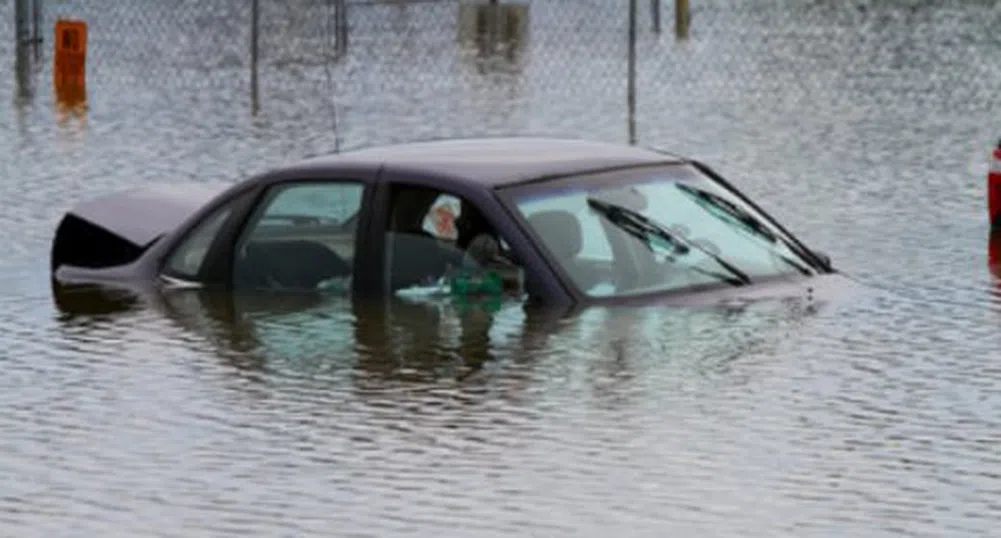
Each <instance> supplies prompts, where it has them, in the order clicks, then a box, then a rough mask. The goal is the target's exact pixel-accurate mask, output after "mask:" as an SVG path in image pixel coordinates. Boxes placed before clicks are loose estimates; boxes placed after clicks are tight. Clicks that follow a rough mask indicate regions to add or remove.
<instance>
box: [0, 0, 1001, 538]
mask: <svg viewBox="0 0 1001 538" xmlns="http://www.w3.org/2000/svg"><path fill="white" fill-rule="evenodd" d="M14 3H15V1H14V0H0V14H2V19H3V22H0V61H2V62H4V64H5V65H6V66H7V67H6V68H4V69H0V96H2V101H3V102H2V104H0V133H2V135H0V155H2V157H0V177H2V183H0V203H2V204H3V210H2V211H0V227H2V229H3V230H4V235H3V237H4V241H3V242H2V243H0V283H2V287H0V290H2V293H0V366H2V367H0V409H2V413H0V484H2V485H0V534H2V535H4V536H46V537H49V536H110V535H120V536H136V537H167V536H171V537H173V536H178V537H180V536H184V537H191V536H219V537H225V536H404V535H415V536H501V535H504V536H548V537H557V536H595V537H599V536H658V537H660V536H720V537H722V536H741V537H747V536H760V537H775V536H891V535H892V536H991V535H995V534H996V533H997V521H998V517H999V515H1001V455H999V454H1001V452H999V450H998V447H999V443H1001V388H999V387H1001V301H999V299H998V297H999V294H998V291H997V290H998V286H997V282H996V281H995V277H994V276H993V275H992V274H991V271H990V269H989V267H988V249H989V241H988V219H987V213H986V203H985V177H986V174H987V170H988V162H989V161H988V159H989V155H990V151H991V150H992V149H993V147H994V145H995V144H996V143H997V139H998V138H1001V115H999V112H998V111H999V104H1001V92H999V88H1001V41H999V38H998V33H997V28H999V27H1001V4H998V3H997V2H990V1H954V2H946V1H925V2H918V1H903V0H888V1H879V0H869V1H856V2H820V1H808V0H801V1H793V0H787V1H780V0H768V1H764V2H738V1H736V0H712V1H710V0H692V1H691V2H690V3H691V5H692V8H691V9H692V14H691V28H690V35H689V37H688V39H686V40H680V41H679V40H677V39H676V38H675V19H674V16H673V3H672V2H667V1H665V2H663V13H662V17H661V21H660V25H661V30H660V33H659V34H656V33H655V32H654V31H653V23H654V21H653V19H652V17H651V13H650V3H649V2H639V11H638V14H637V32H636V35H637V37H636V39H637V41H636V69H635V73H636V86H635V87H636V111H635V133H636V142H637V143H638V144H640V145H644V146H651V147H657V148H661V149H666V150H670V151H672V152H675V153H680V154H684V155H689V156H693V157H697V158H699V159H701V160H703V161H704V162H706V163H708V164H709V165H711V166H713V167H714V168H716V169H717V170H718V171H720V172H721V173H722V174H723V175H724V176H726V177H727V178H729V179H730V180H731V181H732V182H733V183H734V184H736V185H737V186H738V187H739V188H741V189H742V190H743V191H744V192H746V193H747V194H748V195H749V196H751V197H752V198H753V199H754V200H756V201H757V202H758V203H759V204H760V205H761V206H762V207H763V208H764V209H766V210H767V211H769V212H770V213H771V214H772V215H773V216H775V217H776V218H777V219H778V220H780V221H781V222H782V223H783V224H785V225H786V226H787V227H788V228H789V229H791V230H792V231H794V232H795V233H796V234H797V235H798V236H799V237H800V238H801V239H802V240H803V241H805V242H806V243H808V244H809V245H811V246H812V247H815V248H817V249H819V250H821V251H823V252H825V253H826V254H828V255H829V256H830V257H831V259H832V260H833V261H834V264H835V265H836V267H838V268H839V269H840V270H842V271H844V272H845V273H846V274H848V275H850V276H851V278H852V279H854V280H856V281H857V282H859V283H860V286H858V287H857V288H855V289H852V290H851V292H850V293H849V292H845V293H844V294H843V295H842V296H839V297H836V298H834V300H830V301H825V302H809V301H803V300H789V301H764V302H760V303H753V304H749V305H743V306H732V305H731V306H725V307H724V306H720V307H718V308H716V307H702V308H665V307H636V308H617V309H603V308H592V309H586V310H583V311H581V312H579V313H576V314H574V315H572V316H567V317H564V318H549V317H539V316H536V315H535V314H534V313H533V312H532V311H531V310H526V309H524V308H522V307H521V306H520V305H518V304H505V305H503V306H501V307H500V308H496V309H475V308H464V307H463V306H462V305H456V304H453V303H449V302H442V303H435V304H407V303H401V304H395V305H394V306H392V307H391V308H388V307H387V309H384V310H381V311H380V310H377V309H376V310H366V309H359V308H357V307H356V306H355V305H352V304H351V303H350V302H349V301H347V300H331V301H325V302H319V303H312V302H311V303H305V302H303V303H301V304H300V303H282V304H268V303H267V301H258V300H249V299H248V300H245V301H243V300H237V299H234V298H229V299H227V298H225V297H222V298H219V297H216V298H212V299H211V300H210V299H208V298H206V297H203V296H201V295H198V294H175V295H171V297H170V298H169V299H168V300H165V301H159V302H138V303H135V304H131V305H125V306H127V307H125V306H123V307H122V308H108V309H107V311H105V312H103V313H102V312H96V313H91V314H87V315H68V314H65V313H63V312H61V311H60V310H59V309H58V308H57V307H56V305H55V304H54V301H53V297H52V292H51V289H50V284H49V276H48V256H49V246H50V241H51V239H52V235H53V232H54V230H55V226H56V224H57V222H58V219H59V218H60V217H61V216H62V214H63V213H64V212H65V211H67V210H68V209H69V208H70V207H71V206H72V205H73V204H75V203H77V202H80V201H82V200H85V199H88V198H90V197H94V196H97V195H101V194H105V193H108V192H112V191H114V190H118V189H125V188H132V187H135V186H141V185H145V184H150V183H171V182H190V181H196V182H221V183H234V182H237V181H239V180H241V179H244V178H246V177H248V176H249V175H251V174H253V173H256V172H259V171H263V170H265V169H268V168H270V167H272V166H277V165H280V164H286V163H289V162H292V161H295V160H297V159H299V158H301V157H304V156H308V155H316V154H321V153H327V152H334V151H344V150H347V149H351V148H355V147H365V146H371V145H377V144H384V143H391V142H400V141H407V140H424V139H432V138H442V137H451V136H463V137H467V136H481V135H512V134H531V135H552V136H563V137H581V138H588V139H594V140H603V141H610V142H618V143H628V142H629V110H628V101H629V100H628V74H629V69H628V50H629V42H628V35H629V34H628V31H627V24H628V20H629V18H628V9H627V8H628V2H625V1H621V2H611V1H601V2H597V1H584V0H580V1H578V2H571V1H559V0H536V1H533V2H531V3H530V10H529V20H528V30H529V31H528V32H526V33H525V35H523V36H522V39H523V42H522V43H521V44H520V45H518V47H517V50H516V53H513V54H500V55H499V56H498V57H497V58H494V59H484V58H483V57H482V55H480V56H481V57H477V54H475V53H468V52H464V51H463V50H462V47H461V43H460V41H459V40H458V39H457V35H458V33H459V31H458V28H457V21H458V20H459V15H458V13H459V12H458V8H457V4H456V3H455V2H451V1H447V2H423V3H413V4H410V5H405V4H400V5H368V4H366V5H361V4H351V5H350V6H349V7H350V9H349V10H348V13H347V17H346V19H347V23H348V27H349V29H350V33H349V35H348V39H347V41H346V46H347V48H346V50H340V51H338V47H339V46H342V45H343V44H339V41H338V39H337V38H336V35H335V34H336V30H337V28H338V24H339V23H338V22H337V20H336V17H334V16H333V15H332V13H333V12H334V8H333V7H331V6H333V5H334V4H336V3H337V2H307V1H305V0H302V1H299V0H297V1H294V2H285V3H279V2H269V1H265V0H261V2H260V4H261V8H260V9H261V12H260V15H259V19H260V31H259V40H260V42H259V54H260V60H259V72H258V79H259V90H258V95H257V102H256V103H254V102H253V99H252V95H251V93H252V92H251V90H250V62H249V39H250V30H249V26H250V21H251V16H250V9H251V8H250V4H251V2H237V1H235V0H209V1H204V2H181V1H159V0H157V1H152V0H146V1H142V0H134V1H133V0H128V1H126V0H120V1H118V2H111V3H102V2H82V1H55V0H46V1H45V2H44V9H43V19H42V23H43V24H42V26H41V30H42V37H43V38H44V41H43V42H42V43H41V45H40V47H39V51H38V57H37V58H36V57H35V52H34V51H32V52H31V58H32V59H31V66H30V69H29V70H28V72H27V73H26V74H25V75H26V77H21V78H20V79H19V77H18V76H17V74H16V73H15V71H16V70H15V68H14V64H15V62H14V57H15V52H14V42H15V38H14V24H13V21H14ZM64 16H66V17H77V18H79V19H82V20H84V21H86V22H87V23H88V32H89V37H88V43H89V45H88V58H87V88H86V91H87V95H86V99H87V101H86V108H85V109H83V108H81V107H80V106H77V107H66V106H60V105H59V103H58V101H59V98H57V96H56V94H55V92H54V89H53V77H52V72H51V69H52V54H53V52H52V47H53V42H52V36H51V34H52V28H53V24H54V23H55V21H56V19H57V18H58V17H64ZM255 106H256V108H257V111H256V113H255V112H254V109H255Z"/></svg>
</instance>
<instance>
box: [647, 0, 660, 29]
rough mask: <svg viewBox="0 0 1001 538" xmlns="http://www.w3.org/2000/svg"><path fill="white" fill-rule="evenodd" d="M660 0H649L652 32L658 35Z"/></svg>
mask: <svg viewBox="0 0 1001 538" xmlns="http://www.w3.org/2000/svg"><path fill="white" fill-rule="evenodd" d="M660 12H661V7H660V0H650V17H651V18H652V19H653V33H655V34H657V35H660Z"/></svg>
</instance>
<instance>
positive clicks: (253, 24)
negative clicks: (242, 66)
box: [250, 0, 261, 115]
mask: <svg viewBox="0 0 1001 538" xmlns="http://www.w3.org/2000/svg"><path fill="white" fill-rule="evenodd" d="M260 7H261V6H260V0H251V2H250V110H251V113H252V114H254V115H256V114H257V112H258V111H259V110H260V106H261V103H260V94H259V88H258V82H257V60H258V58H257V54H258V52H257V39H258V26H259V24H260V18H261V14H260Z"/></svg>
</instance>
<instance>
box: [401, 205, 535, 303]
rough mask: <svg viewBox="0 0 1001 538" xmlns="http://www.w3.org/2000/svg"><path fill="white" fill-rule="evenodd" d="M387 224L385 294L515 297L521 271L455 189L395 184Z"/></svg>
mask: <svg viewBox="0 0 1001 538" xmlns="http://www.w3.org/2000/svg"><path fill="white" fill-rule="evenodd" d="M388 218H389V221H388V222H387V226H386V235H385V238H384V245H385V249H386V250H385V253H384V254H385V256H384V260H385V266H384V271H385V272H384V274H383V278H384V284H385V287H386V289H387V290H388V291H389V293H390V294H393V295H398V296H399V295H408V296H420V295H428V296H435V295H438V294H442V293H459V294H460V295H465V296H469V295H483V294H487V295H493V296H511V295H516V296H520V295H521V294H522V288H523V279H524V274H523V269H522V267H521V266H520V265H519V264H518V263H517V262H515V261H514V259H513V256H512V254H511V252H510V250H509V249H508V248H507V242H506V241H505V240H504V238H502V237H500V234H499V233H498V232H497V231H496V230H495V229H494V227H493V226H492V225H491V224H490V222H489V221H488V220H487V219H486V217H485V216H484V213H483V211H482V210H481V208H478V207H476V206H475V205H473V204H472V203H470V202H469V201H468V200H465V199H464V198H463V197H461V196H457V195H455V194H454V193H449V192H444V191H440V190H437V189H430V188H424V187H411V186H396V187H394V188H393V189H392V190H391V194H390V207H389V216H388Z"/></svg>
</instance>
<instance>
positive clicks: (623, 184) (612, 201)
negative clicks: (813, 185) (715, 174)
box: [503, 164, 815, 297]
mask: <svg viewBox="0 0 1001 538" xmlns="http://www.w3.org/2000/svg"><path fill="white" fill-rule="evenodd" d="M503 196H504V197H505V198H506V200H507V201H508V203H510V204H512V205H513V206H514V207H515V208H516V209H517V211H518V212H519V213H520V214H521V216H522V217H524V218H525V220H526V222H527V223H528V226H529V228H531V231H532V232H533V233H534V234H535V235H536V236H537V237H538V238H539V239H540V240H541V241H542V244H543V246H544V247H545V248H546V250H548V251H549V253H550V254H551V255H552V257H553V258H554V261H555V262H557V263H558V264H560V266H561V269H562V270H563V271H564V272H565V273H566V274H567V275H568V276H569V278H570V279H571V280H572V281H573V284H574V285H575V286H576V287H577V288H578V289H579V290H581V292H583V293H585V294H587V295H589V296H591V297H624V296H631V295H639V294H646V293H657V292H664V291H673V290H683V289H686V290H691V289H698V288H703V287H712V286H740V285H747V284H752V283H754V282H756V281H760V280H762V279H767V278H771V277H777V276H783V275H790V274H810V273H812V272H813V271H814V270H815V269H814V267H813V266H812V265H811V263H810V262H809V261H808V260H806V259H804V257H803V255H802V254H801V253H800V252H799V250H798V248H797V247H796V246H795V244H794V243H792V242H791V241H790V238H789V237H788V236H786V235H785V234H783V233H782V232H781V231H780V230H779V229H777V228H776V227H775V226H773V225H772V224H771V223H770V222H769V221H768V220H767V219H766V218H765V216H763V215H762V214H761V213H760V212H758V211H756V210H755V209H754V208H753V207H752V206H750V205H749V204H747V203H745V202H744V201H743V200H742V199H741V198H740V197H738V196H736V195H735V194H733V193H732V192H731V191H729V190H728V189H726V188H725V187H723V186H722V185H719V184H718V183H717V182H716V181H714V180H713V179H712V178H710V177H708V176H706V175H704V174H703V173H701V172H700V171H699V170H698V169H696V168H694V167H692V166H690V165H687V164H677V165H665V166H659V167H644V168H640V169H630V170H626V171H617V172H610V173H600V174H593V175H588V176H578V177H568V178H561V179H556V180H552V181H545V182H538V183H534V184H528V185H522V186H518V187H514V188H510V189H506V190H505V191H503Z"/></svg>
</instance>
